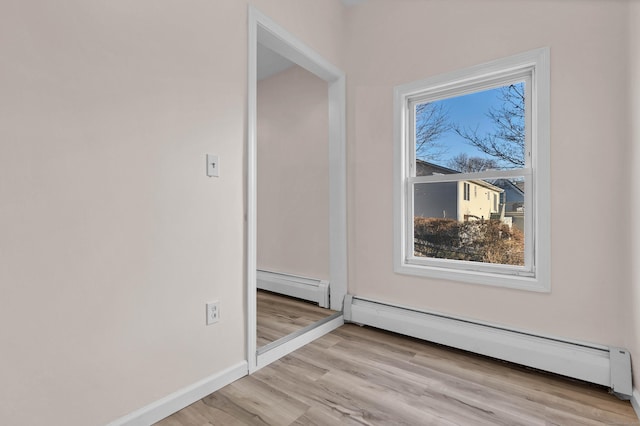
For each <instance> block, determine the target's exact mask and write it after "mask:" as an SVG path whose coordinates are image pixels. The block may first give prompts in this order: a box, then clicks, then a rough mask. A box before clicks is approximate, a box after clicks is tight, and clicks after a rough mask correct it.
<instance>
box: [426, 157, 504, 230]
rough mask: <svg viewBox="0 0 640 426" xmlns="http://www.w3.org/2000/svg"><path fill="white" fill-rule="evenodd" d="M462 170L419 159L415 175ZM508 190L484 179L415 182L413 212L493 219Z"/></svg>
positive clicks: (471, 218) (457, 218)
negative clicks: (416, 183)
mask: <svg viewBox="0 0 640 426" xmlns="http://www.w3.org/2000/svg"><path fill="white" fill-rule="evenodd" d="M457 173H460V172H458V171H456V170H453V169H448V168H446V167H442V166H438V165H436V164H433V163H429V162H427V161H422V160H416V176H431V175H438V174H441V175H448V174H457ZM504 192H505V190H504V189H502V188H499V187H498V186H495V185H492V184H490V183H487V182H485V181H483V180H463V181H458V182H442V183H424V184H419V185H416V189H415V194H414V215H415V216H421V217H437V218H453V219H456V220H458V221H467V220H478V219H490V218H491V215H492V214H493V215H496V214H499V213H500V206H501V203H504V198H503V196H502V195H503V194H504Z"/></svg>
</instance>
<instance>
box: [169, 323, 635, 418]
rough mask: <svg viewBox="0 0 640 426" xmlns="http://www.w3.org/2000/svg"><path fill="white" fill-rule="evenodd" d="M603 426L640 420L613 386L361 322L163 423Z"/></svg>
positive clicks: (264, 369)
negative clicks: (545, 371) (609, 388)
mask: <svg viewBox="0 0 640 426" xmlns="http://www.w3.org/2000/svg"><path fill="white" fill-rule="evenodd" d="M602 424H605V425H640V422H638V418H637V417H636V416H635V414H634V412H633V409H632V408H631V405H630V404H629V402H624V401H620V400H618V399H617V398H616V397H614V396H612V395H609V394H608V393H607V392H606V390H605V389H603V388H600V387H596V386H592V385H587V384H584V383H581V382H576V381H572V380H568V379H564V378H560V377H557V376H553V375H549V374H543V373H539V372H535V371H530V370H527V369H524V368H522V367H518V366H514V365H511V364H507V363H502V362H500V361H496V360H493V359H490V358H486V357H481V356H476V355H473V354H469V353H466V352H463V351H458V350H453V349H449V348H444V347H441V346H438V345H435V344H430V343H426V342H423V341H420V340H415V339H412V338H408V337H404V336H399V335H395V334H392V333H387V332H383V331H379V330H376V329H371V328H366V327H358V326H356V325H352V324H347V325H344V326H343V327H341V328H339V329H337V330H335V331H333V332H331V333H329V334H327V335H325V336H324V337H322V338H320V339H318V340H316V341H314V342H312V343H310V344H308V345H306V346H304V347H303V348H301V349H299V350H297V351H295V352H293V353H292V354H290V355H288V356H286V357H285V358H282V359H281V360H279V361H276V362H274V363H273V364H271V365H269V366H267V367H265V368H263V369H261V370H259V371H258V372H256V373H254V374H253V375H251V376H246V377H243V378H242V379H240V380H238V381H236V382H234V383H232V384H230V385H228V386H226V387H224V388H222V389H221V390H219V391H217V392H215V393H213V394H211V395H209V396H207V397H205V398H204V399H202V400H200V401H198V402H196V403H194V404H192V405H191V406H189V407H187V408H185V409H183V410H182V411H179V412H178V413H176V414H174V415H172V416H171V417H168V418H166V419H164V420H163V421H161V422H160V423H159V425H161V426H205V425H225V426H228V425H394V426H395V425H438V426H439V425H445V426H446V425H474V426H475V425H492V426H493V425H509V426H512V425H562V426H565V425H571V426H573V425H602Z"/></svg>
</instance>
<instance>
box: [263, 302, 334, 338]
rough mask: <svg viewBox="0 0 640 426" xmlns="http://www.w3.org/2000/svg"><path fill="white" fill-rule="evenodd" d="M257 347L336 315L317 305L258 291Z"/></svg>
mask: <svg viewBox="0 0 640 426" xmlns="http://www.w3.org/2000/svg"><path fill="white" fill-rule="evenodd" d="M257 309H258V311H257V321H258V323H257V336H258V338H257V342H256V343H257V345H258V347H260V346H264V345H266V344H267V343H271V342H274V341H276V340H278V339H279V338H281V337H284V336H287V335H289V334H291V333H294V332H296V331H298V330H300V329H302V328H304V327H306V326H308V325H311V324H313V323H315V322H316V321H319V320H321V319H323V318H326V317H328V316H330V315H332V314H334V313H335V311H332V310H330V309H326V308H321V307H319V306H318V305H317V304H315V305H314V304H313V303H310V302H305V301H303V300H299V299H294V298H292V297H287V296H282V295H279V294H276V293H271V292H268V291H263V290H258V294H257Z"/></svg>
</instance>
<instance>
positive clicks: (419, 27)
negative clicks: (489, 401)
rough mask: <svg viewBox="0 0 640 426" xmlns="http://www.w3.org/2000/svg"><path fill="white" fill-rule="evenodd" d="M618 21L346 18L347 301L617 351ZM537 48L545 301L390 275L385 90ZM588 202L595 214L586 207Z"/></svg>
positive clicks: (571, 3) (431, 5)
mask: <svg viewBox="0 0 640 426" xmlns="http://www.w3.org/2000/svg"><path fill="white" fill-rule="evenodd" d="M627 13H628V4H627V3H626V2H610V1H604V0H603V1H597V0H594V1H575V0H566V1H561V2H558V1H551V0H519V1H503V0H448V1H419V2H417V1H405V0H402V1H378V0H372V1H370V2H366V3H364V4H361V5H359V6H356V7H354V8H351V9H349V10H348V19H347V28H348V34H349V36H350V37H351V38H350V41H349V43H348V45H347V51H348V52H349V55H347V70H348V73H349V78H348V117H349V128H348V138H349V161H350V162H349V200H350V205H349V225H350V229H349V256H350V257H349V280H350V281H349V292H350V293H352V294H357V295H359V296H362V297H369V298H374V299H379V300H383V301H386V302H391V303H397V304H402V305H408V306H414V307H418V308H424V309H430V310H435V311H440V312H444V313H449V314H454V315H460V316H463V317H469V318H475V319H479V320H485V321H489V322H493V323H498V324H504V325H507V326H511V327H518V328H523V329H527V330H531V331H536V332H541V333H546V334H551V335H556V336H564V337H568V338H573V339H581V340H586V341H593V342H600V343H605V344H613V345H618V344H620V345H622V344H623V343H624V340H625V336H626V334H625V333H626V332H625V327H624V326H623V324H622V322H621V309H620V308H621V306H622V304H623V298H624V297H625V294H626V284H625V283H627V282H628V280H629V279H630V273H629V266H628V262H629V258H628V256H627V255H625V254H624V253H625V251H626V248H627V246H628V245H627V244H628V241H629V237H628V232H627V227H626V225H625V224H624V223H623V222H621V220H620V218H621V217H625V213H624V212H625V211H626V210H627V209H628V208H629V197H628V189H629V184H628V173H627V170H626V169H625V167H623V166H622V165H624V164H626V155H627V144H626V137H627V133H628V132H627V128H628V115H627V104H626V102H625V100H626V99H627V98H626V96H627V91H628V84H627V66H626V64H627V55H628V50H627V44H628V43H627V37H628V32H627ZM543 46H550V48H551V61H552V62H551V87H552V89H551V90H552V92H551V161H552V164H551V179H552V190H551V191H552V192H551V201H552V206H551V210H552V217H551V224H552V262H553V263H552V283H551V293H550V294H539V293H531V292H525V291H518V290H507V289H501V288H494V287H486V286H479V285H471V284H464V283H458V282H452V281H444V280H436V279H426V278H414V277H408V276H403V275H398V274H395V273H394V272H393V263H392V259H393V257H392V247H393V235H392V229H393V227H392V223H393V218H392V194H393V188H392V163H393V161H392V153H393V133H392V130H393V122H392V118H393V108H392V91H393V87H394V86H395V85H398V84H402V83H407V82H411V81H415V80H418V79H423V78H426V77H430V76H434V75H437V74H441V73H444V72H448V71H453V70H457V69H461V68H465V67H468V66H471V65H475V64H480V63H483V62H486V61H489V60H493V59H497V58H502V57H505V56H509V55H512V54H515V53H519V52H524V51H527V50H530V49H534V48H539V47H543ZM594 196H597V198H598V204H599V205H600V206H606V209H602V210H597V209H592V208H584V207H585V202H587V200H588V201H589V202H591V200H593V197H594ZM581 209H584V210H581ZM579 211H583V214H577V212H579Z"/></svg>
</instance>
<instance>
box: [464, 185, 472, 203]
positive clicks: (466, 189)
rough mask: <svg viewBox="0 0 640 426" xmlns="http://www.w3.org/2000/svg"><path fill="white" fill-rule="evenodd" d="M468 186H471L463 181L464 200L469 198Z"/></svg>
mask: <svg viewBox="0 0 640 426" xmlns="http://www.w3.org/2000/svg"><path fill="white" fill-rule="evenodd" d="M470 188H471V185H469V184H468V183H467V182H464V200H465V201H469V200H471V196H470V192H471V191H470Z"/></svg>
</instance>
